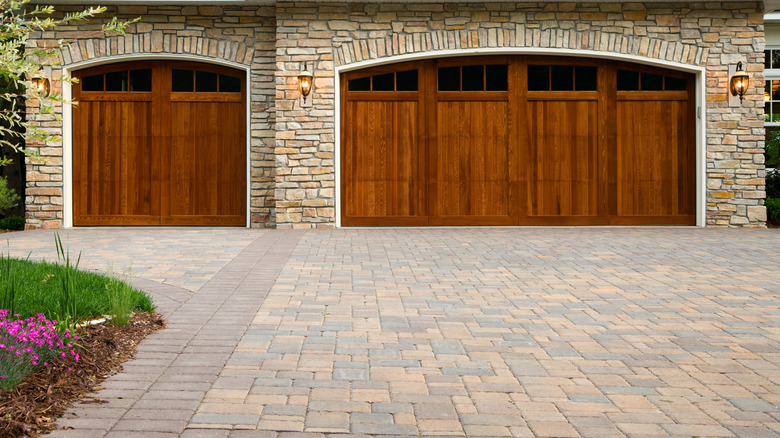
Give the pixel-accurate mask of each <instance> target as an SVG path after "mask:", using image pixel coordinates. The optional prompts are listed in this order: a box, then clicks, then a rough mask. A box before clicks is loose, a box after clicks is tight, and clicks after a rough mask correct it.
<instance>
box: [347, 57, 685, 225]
mask: <svg viewBox="0 0 780 438" xmlns="http://www.w3.org/2000/svg"><path fill="white" fill-rule="evenodd" d="M341 96H342V138H341V145H342V149H341V219H342V224H343V225H347V226H349V225H523V224H528V225H547V224H557V225H566V224H573V225H595V224H689V225H692V224H694V223H695V168H694V166H695V120H694V117H695V109H694V108H695V107H694V77H693V75H691V74H686V73H681V72H676V71H671V70H664V69H657V68H651V67H647V66H639V65H634V64H628V63H620V62H615V61H604V60H593V59H574V58H562V57H535V56H527V57H522V56H515V57H506V56H503V57H473V58H455V59H452V58H449V59H441V60H430V61H420V62H411V63H403V64H397V65H391V66H383V67H379V68H373V69H368V70H361V71H357V72H350V73H346V74H344V75H343V76H342V90H341Z"/></svg>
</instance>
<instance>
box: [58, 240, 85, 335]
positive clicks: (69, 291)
mask: <svg viewBox="0 0 780 438" xmlns="http://www.w3.org/2000/svg"><path fill="white" fill-rule="evenodd" d="M54 242H55V244H56V246H57V260H59V261H62V262H63V263H64V266H63V267H64V269H63V270H62V272H61V273H60V285H61V286H62V288H61V289H60V299H59V303H58V304H59V306H57V310H58V312H59V313H58V314H56V315H55V317H56V318H57V320H58V321H59V324H57V331H59V332H60V333H62V331H64V329H69V330H70V331H75V330H76V324H77V323H78V318H77V317H76V313H77V312H76V287H75V283H74V282H73V278H74V277H75V276H76V273H77V272H78V269H79V262H81V253H79V257H78V259H76V263H75V264H74V263H73V262H72V261H71V258H70V251H66V250H65V248H64V247H63V245H62V239H60V233H56V232H55V233H54Z"/></svg>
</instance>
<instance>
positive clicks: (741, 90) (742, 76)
mask: <svg viewBox="0 0 780 438" xmlns="http://www.w3.org/2000/svg"><path fill="white" fill-rule="evenodd" d="M749 85H750V76H748V74H747V72H746V71H745V70H743V69H742V61H740V62H738V63H737V71H736V72H734V75H733V76H731V94H732V95H733V96H739V103H740V104H742V100H743V98H744V96H745V93H747V90H748V86H749Z"/></svg>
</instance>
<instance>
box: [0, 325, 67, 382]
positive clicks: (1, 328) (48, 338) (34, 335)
mask: <svg viewBox="0 0 780 438" xmlns="http://www.w3.org/2000/svg"><path fill="white" fill-rule="evenodd" d="M9 316H10V315H9V312H8V310H0V388H2V389H12V388H14V387H15V386H16V385H18V384H19V382H21V381H22V379H24V377H25V376H26V375H28V374H29V373H31V372H32V371H35V370H38V369H41V368H44V367H49V366H53V365H55V364H56V362H57V361H61V360H62V359H63V358H67V357H68V356H70V357H72V358H73V360H74V361H76V362H78V360H79V355H78V353H77V352H76V350H75V349H74V348H73V345H72V343H71V341H74V342H75V341H76V340H77V339H78V336H76V335H75V334H73V333H71V332H70V330H68V329H66V330H65V331H64V332H63V333H57V331H56V326H57V321H49V320H47V319H46V318H44V317H43V315H41V314H40V313H39V314H38V315H37V316H31V317H29V318H27V319H14V318H9ZM15 316H18V315H15Z"/></svg>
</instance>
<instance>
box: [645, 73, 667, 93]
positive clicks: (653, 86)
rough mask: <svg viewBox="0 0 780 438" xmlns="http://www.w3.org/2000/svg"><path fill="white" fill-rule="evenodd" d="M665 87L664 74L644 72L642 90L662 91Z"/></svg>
mask: <svg viewBox="0 0 780 438" xmlns="http://www.w3.org/2000/svg"><path fill="white" fill-rule="evenodd" d="M663 89H664V77H663V76H661V75H655V74H652V73H642V91H661V90H663Z"/></svg>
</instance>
